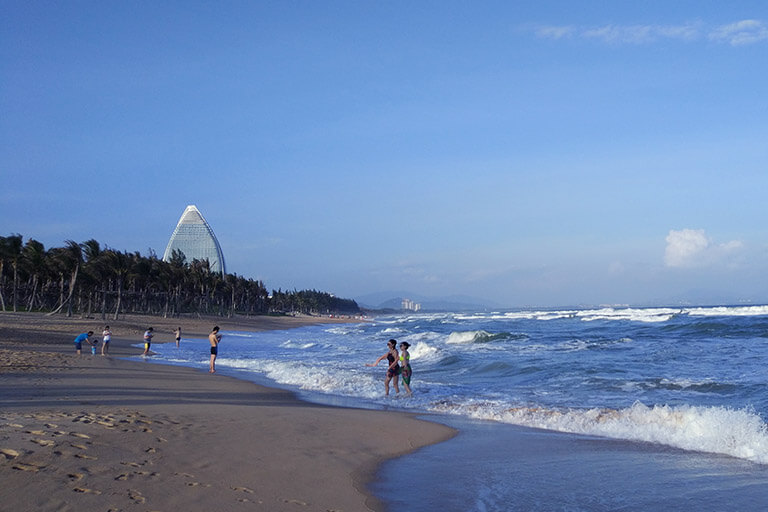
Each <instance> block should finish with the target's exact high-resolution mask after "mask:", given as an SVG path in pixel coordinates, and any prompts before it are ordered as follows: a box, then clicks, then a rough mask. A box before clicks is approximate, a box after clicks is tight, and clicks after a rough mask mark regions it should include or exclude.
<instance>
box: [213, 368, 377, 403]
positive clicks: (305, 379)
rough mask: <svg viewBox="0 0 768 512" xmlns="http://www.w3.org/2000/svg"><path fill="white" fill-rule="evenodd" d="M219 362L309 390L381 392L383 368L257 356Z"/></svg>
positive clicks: (361, 394) (369, 395)
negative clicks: (359, 368) (362, 368)
mask: <svg viewBox="0 0 768 512" xmlns="http://www.w3.org/2000/svg"><path fill="white" fill-rule="evenodd" d="M217 364H218V365H219V366H222V367H229V368H235V369H240V370H248V371H256V372H259V373H262V374H263V375H265V376H267V377H268V378H270V379H272V380H273V381H275V382H277V383H278V384H283V385H287V386H295V387H296V388H299V389H302V390H305V391H318V392H321V393H331V394H336V395H343V396H355V397H360V398H376V397H379V396H380V395H381V387H382V385H381V379H380V378H379V377H380V375H379V374H380V373H381V371H380V372H378V373H376V372H373V371H370V372H366V371H359V372H351V371H344V370H343V369H339V368H333V367H330V366H327V365H326V366H315V365H311V364H307V363H301V362H288V361H277V360H257V359H234V358H233V359H224V360H221V361H219V362H217Z"/></svg>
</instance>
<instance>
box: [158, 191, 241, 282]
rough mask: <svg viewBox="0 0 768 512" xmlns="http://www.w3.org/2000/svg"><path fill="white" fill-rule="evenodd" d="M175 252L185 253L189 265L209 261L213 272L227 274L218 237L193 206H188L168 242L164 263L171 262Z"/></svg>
mask: <svg viewBox="0 0 768 512" xmlns="http://www.w3.org/2000/svg"><path fill="white" fill-rule="evenodd" d="M175 250H178V251H181V252H182V253H184V256H186V258H187V263H190V262H192V260H208V263H209V264H210V266H211V271H212V272H220V273H222V274H226V272H227V269H226V266H225V265H224V253H223V252H221V246H220V245H219V241H218V240H216V235H215V234H214V233H213V230H212V229H211V226H209V225H208V223H207V222H206V221H205V218H203V214H202V213H200V210H198V209H197V206H195V205H193V204H191V205H189V206H187V208H186V209H185V210H184V213H183V214H182V215H181V218H180V219H179V223H178V224H176V229H174V230H173V234H172V235H171V239H170V240H168V247H166V248H165V253H164V254H163V261H170V260H171V255H172V254H173V251H175Z"/></svg>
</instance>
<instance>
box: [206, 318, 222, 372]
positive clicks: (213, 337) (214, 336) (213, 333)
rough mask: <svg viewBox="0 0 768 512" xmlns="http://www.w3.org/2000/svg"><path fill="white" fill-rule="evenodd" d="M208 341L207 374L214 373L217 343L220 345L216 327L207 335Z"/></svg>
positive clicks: (217, 352)
mask: <svg viewBox="0 0 768 512" xmlns="http://www.w3.org/2000/svg"><path fill="white" fill-rule="evenodd" d="M208 341H209V342H210V343H211V367H210V369H209V370H208V372H209V373H216V356H217V355H218V354H219V343H221V334H219V326H218V325H217V326H216V327H214V328H213V330H212V331H211V334H209V335H208Z"/></svg>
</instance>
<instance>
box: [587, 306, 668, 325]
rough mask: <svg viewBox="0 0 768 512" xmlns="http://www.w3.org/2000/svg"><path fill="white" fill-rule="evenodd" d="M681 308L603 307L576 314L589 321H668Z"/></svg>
mask: <svg viewBox="0 0 768 512" xmlns="http://www.w3.org/2000/svg"><path fill="white" fill-rule="evenodd" d="M681 311H682V310H680V309H670V308H647V309H635V308H622V309H614V308H603V309H593V310H585V311H578V312H576V313H575V316H576V317H578V318H581V319H582V320H584V321H586V322H589V321H594V320H630V321H633V322H666V321H668V320H670V319H671V318H672V317H673V316H674V315H676V314H680V313H681Z"/></svg>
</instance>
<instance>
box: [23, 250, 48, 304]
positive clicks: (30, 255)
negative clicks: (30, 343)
mask: <svg viewBox="0 0 768 512" xmlns="http://www.w3.org/2000/svg"><path fill="white" fill-rule="evenodd" d="M21 256H22V257H21V266H22V268H23V269H24V270H25V271H26V273H27V274H28V275H29V279H30V280H31V283H30V284H31V288H32V291H31V292H30V293H29V297H28V299H27V311H32V309H33V308H34V305H35V298H36V296H37V287H38V285H39V284H40V276H42V275H43V274H44V273H45V270H46V253H45V246H43V244H42V243H40V242H38V241H37V240H34V239H31V238H30V239H29V240H28V241H27V243H26V244H25V245H24V249H23V251H22V255H21ZM27 288H29V285H28V286H27ZM41 305H42V300H41Z"/></svg>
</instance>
